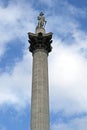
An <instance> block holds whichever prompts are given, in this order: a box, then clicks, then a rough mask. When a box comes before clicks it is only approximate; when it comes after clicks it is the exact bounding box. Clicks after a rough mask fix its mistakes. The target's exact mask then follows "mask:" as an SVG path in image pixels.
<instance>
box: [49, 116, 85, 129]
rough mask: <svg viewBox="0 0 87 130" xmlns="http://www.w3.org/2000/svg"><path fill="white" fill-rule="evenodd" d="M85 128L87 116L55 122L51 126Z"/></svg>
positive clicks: (56, 127) (52, 127)
mask: <svg viewBox="0 0 87 130" xmlns="http://www.w3.org/2000/svg"><path fill="white" fill-rule="evenodd" d="M61 129H62V130H82V129H84V130H86V129H87V117H83V118H76V119H73V120H70V121H68V122H66V123H64V122H61V123H59V122H57V123H55V124H53V125H52V126H51V130H61Z"/></svg>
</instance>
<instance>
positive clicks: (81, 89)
mask: <svg viewBox="0 0 87 130" xmlns="http://www.w3.org/2000/svg"><path fill="white" fill-rule="evenodd" d="M81 42H83V41H82V40H81ZM85 42H86V41H85ZM54 44H55V45H54V48H53V53H52V56H51V61H50V64H49V67H50V69H49V70H50V86H51V87H50V98H51V109H52V110H53V111H54V112H58V111H59V110H63V111H64V112H65V113H68V114H73V113H76V112H83V111H84V112H87V104H86V102H87V96H86V93H87V80H86V77H87V59H86V58H85V57H83V55H81V53H79V51H78V50H79V49H80V47H79V49H78V47H77V48H76V46H78V44H76V45H75V46H73V45H72V46H66V45H64V44H63V43H62V42H61V41H57V42H55V43H54Z"/></svg>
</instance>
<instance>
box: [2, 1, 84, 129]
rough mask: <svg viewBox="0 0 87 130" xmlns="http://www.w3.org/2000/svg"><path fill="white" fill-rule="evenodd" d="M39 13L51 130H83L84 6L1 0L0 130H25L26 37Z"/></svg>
mask: <svg viewBox="0 0 87 130" xmlns="http://www.w3.org/2000/svg"><path fill="white" fill-rule="evenodd" d="M40 11H43V12H44V13H45V17H46V20H47V25H46V32H53V43H52V46H53V50H52V52H51V53H50V55H49V88H50V127H51V130H87V1H86V0H37V1H35V0H0V130H29V127H30V103H31V80H32V79H31V77H32V54H31V53H30V52H29V51H28V47H29V43H28V36H27V33H28V32H33V33H34V32H35V27H36V25H37V16H38V15H39V12H40Z"/></svg>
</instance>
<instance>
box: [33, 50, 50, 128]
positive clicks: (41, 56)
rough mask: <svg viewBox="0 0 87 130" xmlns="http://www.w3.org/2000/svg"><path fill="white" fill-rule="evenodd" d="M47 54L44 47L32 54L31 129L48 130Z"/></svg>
mask: <svg viewBox="0 0 87 130" xmlns="http://www.w3.org/2000/svg"><path fill="white" fill-rule="evenodd" d="M49 127H50V125H49V87H48V56H47V53H46V51H45V50H44V49H37V50H36V51H35V52H34V54H33V70H32V99H31V130H49V129H50V128H49Z"/></svg>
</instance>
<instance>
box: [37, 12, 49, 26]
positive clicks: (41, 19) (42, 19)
mask: <svg viewBox="0 0 87 130" xmlns="http://www.w3.org/2000/svg"><path fill="white" fill-rule="evenodd" d="M43 15H44V13H43V12H40V14H39V16H38V26H37V27H39V28H43V27H45V25H46V22H47V21H46V20H45V17H43Z"/></svg>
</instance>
